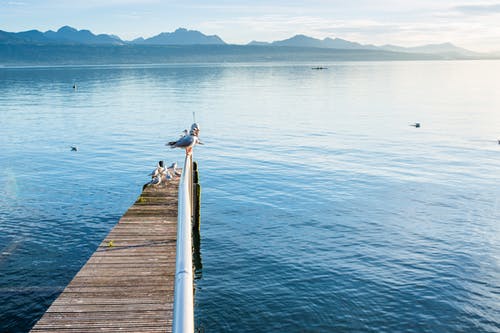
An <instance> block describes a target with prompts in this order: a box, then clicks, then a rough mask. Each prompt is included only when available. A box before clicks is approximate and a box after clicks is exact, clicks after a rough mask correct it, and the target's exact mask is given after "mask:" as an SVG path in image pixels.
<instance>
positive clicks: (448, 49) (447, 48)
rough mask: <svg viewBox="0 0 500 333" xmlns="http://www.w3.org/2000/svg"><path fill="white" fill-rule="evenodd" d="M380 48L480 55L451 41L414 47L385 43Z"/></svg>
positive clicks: (427, 52)
mask: <svg viewBox="0 0 500 333" xmlns="http://www.w3.org/2000/svg"><path fill="white" fill-rule="evenodd" d="M379 49H381V50H387V51H394V52H410V53H425V54H433V53H439V54H450V55H467V56H477V55H479V54H478V53H477V52H473V51H470V50H467V49H464V48H461V47H458V46H455V45H453V44H451V43H442V44H429V45H422V46H414V47H401V46H395V45H383V46H380V47H379Z"/></svg>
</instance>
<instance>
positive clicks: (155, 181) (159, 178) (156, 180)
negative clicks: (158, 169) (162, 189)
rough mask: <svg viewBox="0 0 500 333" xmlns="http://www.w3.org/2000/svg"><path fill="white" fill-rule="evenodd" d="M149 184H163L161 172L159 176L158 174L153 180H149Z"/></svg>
mask: <svg viewBox="0 0 500 333" xmlns="http://www.w3.org/2000/svg"><path fill="white" fill-rule="evenodd" d="M149 184H151V185H160V184H161V173H160V174H158V176H156V177H154V178H153V179H151V181H150V182H149Z"/></svg>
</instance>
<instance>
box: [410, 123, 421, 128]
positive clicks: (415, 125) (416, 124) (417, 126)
mask: <svg viewBox="0 0 500 333" xmlns="http://www.w3.org/2000/svg"><path fill="white" fill-rule="evenodd" d="M410 126H413V127H415V128H420V123H415V124H412V125H410Z"/></svg>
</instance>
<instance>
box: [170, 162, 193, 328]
mask: <svg viewBox="0 0 500 333" xmlns="http://www.w3.org/2000/svg"><path fill="white" fill-rule="evenodd" d="M192 163H193V159H192V155H186V159H185V160H184V169H183V170H182V176H181V180H180V183H179V207H178V212H177V247H176V259H175V287H174V288H175V289H174V318H173V323H172V332H173V333H193V332H194V309H193V257H192V245H191V217H192V192H191V191H192V182H193V175H192Z"/></svg>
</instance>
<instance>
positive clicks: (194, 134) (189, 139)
mask: <svg viewBox="0 0 500 333" xmlns="http://www.w3.org/2000/svg"><path fill="white" fill-rule="evenodd" d="M199 133H200V126H199V125H198V124H197V123H194V124H193V125H191V130H190V131H189V135H185V136H183V137H181V138H180V139H179V140H177V141H170V142H168V143H167V144H166V146H170V148H184V149H186V154H187V155H191V153H192V151H193V147H194V146H195V145H196V144H200V145H202V144H203V143H202V142H201V141H200V139H199V138H198V135H199Z"/></svg>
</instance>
